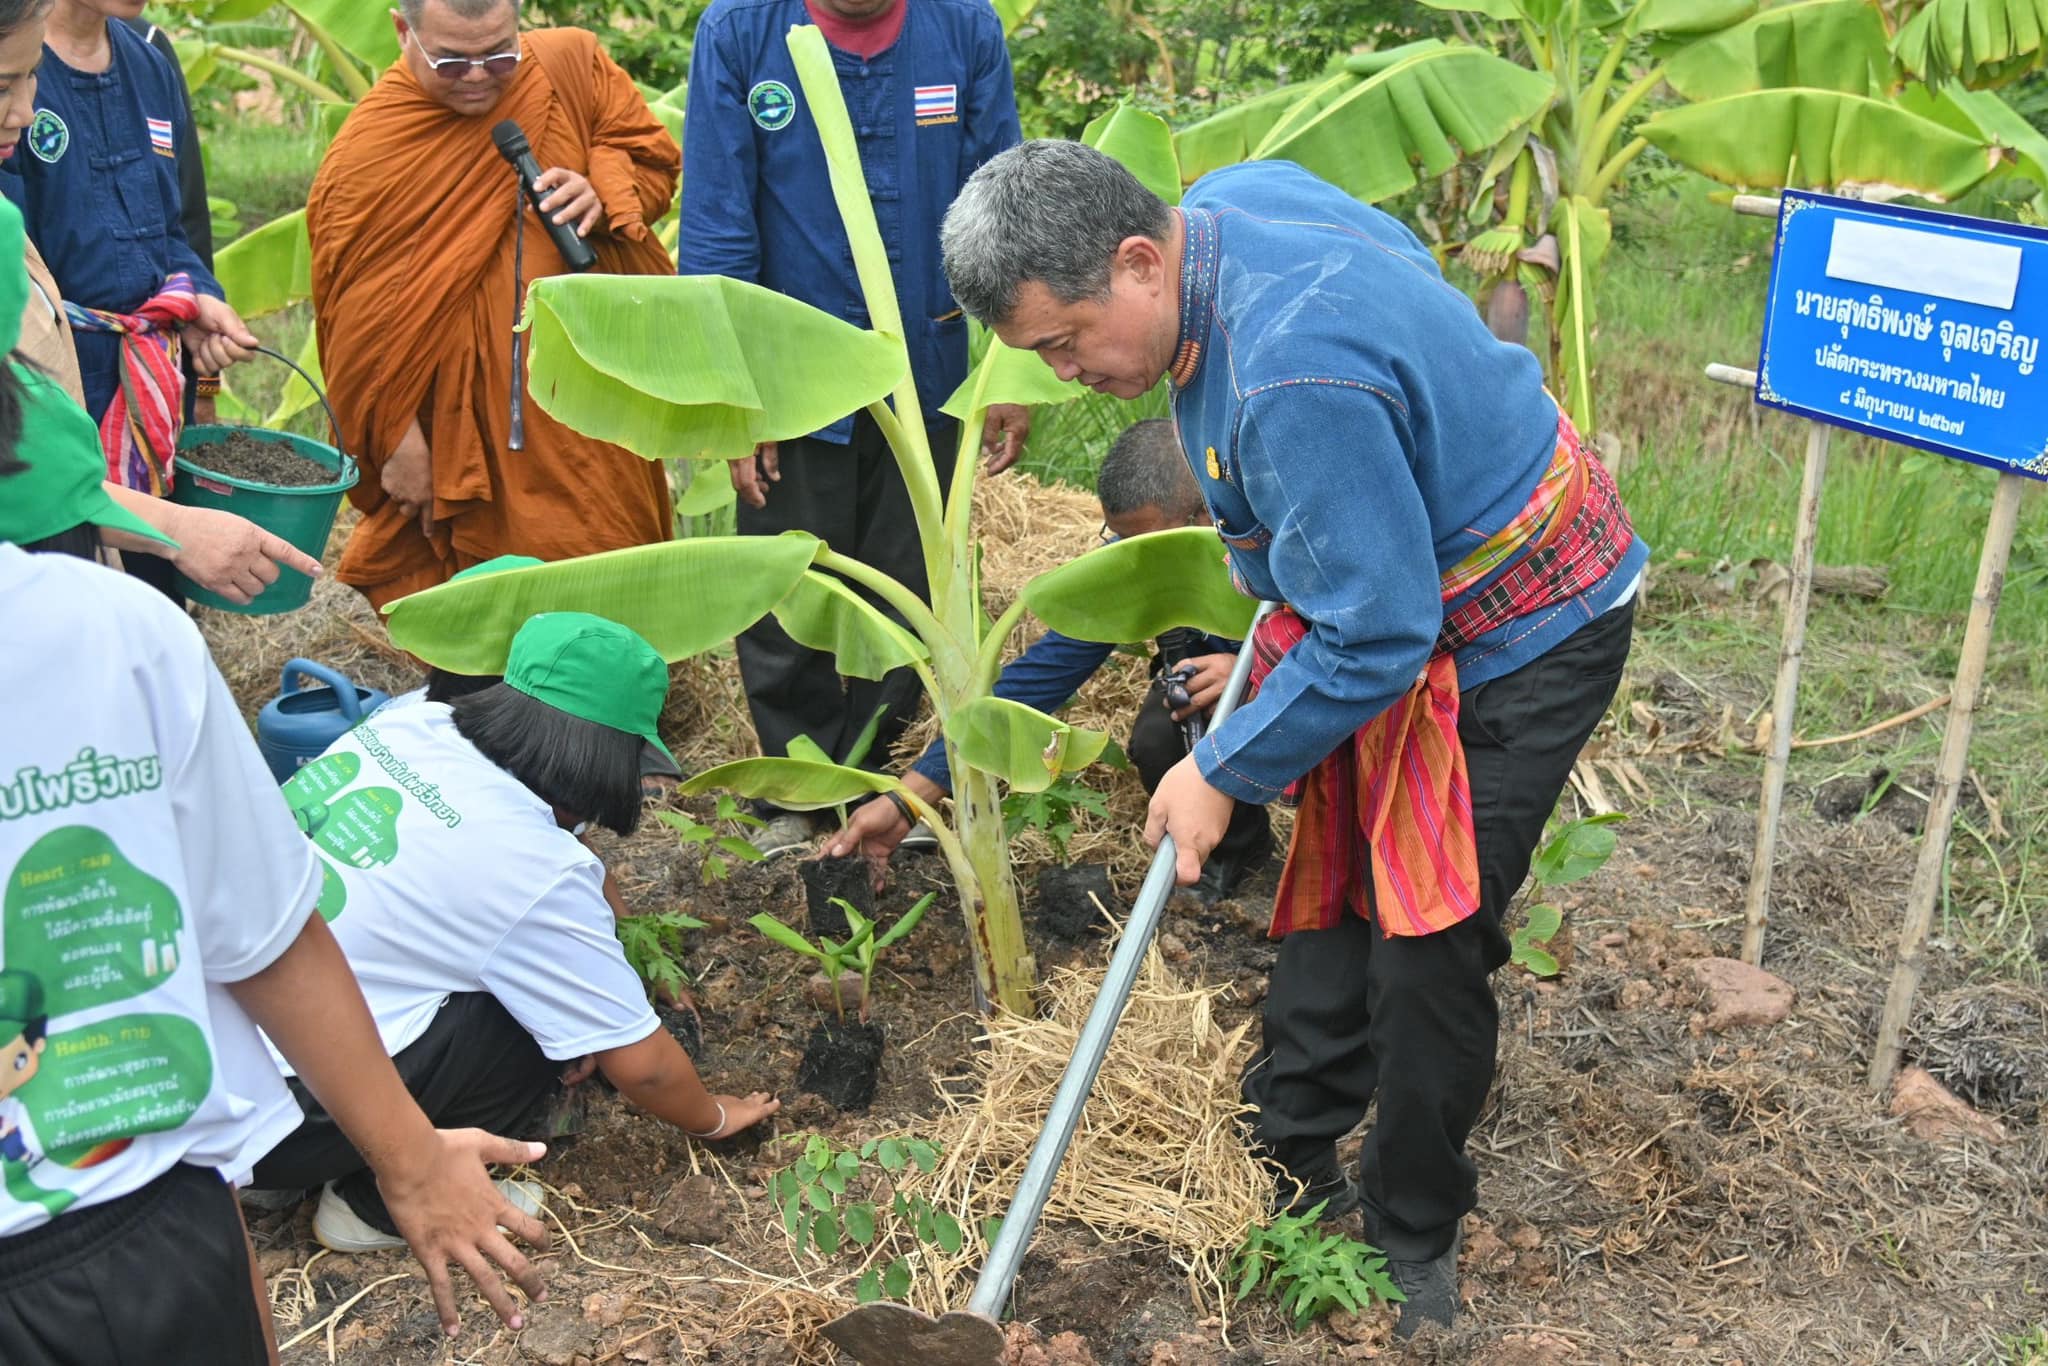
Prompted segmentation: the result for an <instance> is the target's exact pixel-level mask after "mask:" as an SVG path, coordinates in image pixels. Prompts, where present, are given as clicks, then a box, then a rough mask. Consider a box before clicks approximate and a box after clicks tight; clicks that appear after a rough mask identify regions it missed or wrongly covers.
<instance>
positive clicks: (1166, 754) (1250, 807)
mask: <svg viewBox="0 0 2048 1366" xmlns="http://www.w3.org/2000/svg"><path fill="white" fill-rule="evenodd" d="M1125 752H1126V753H1128V754H1129V755H1130V757H1131V762H1132V763H1133V764H1135V765H1136V766H1137V769H1138V777H1139V778H1141V779H1142V780H1143V781H1144V783H1145V790H1146V791H1147V792H1157V791H1158V790H1159V782H1160V780H1161V779H1162V778H1164V777H1165V776H1166V772H1167V770H1168V769H1170V768H1172V767H1173V766H1174V765H1175V764H1177V763H1179V762H1180V761H1181V760H1182V759H1185V758H1187V757H1188V747H1187V743H1186V742H1185V741H1184V740H1182V739H1181V733H1180V723H1179V722H1177V721H1175V720H1174V719H1173V713H1172V712H1170V711H1168V710H1167V709H1166V691H1165V687H1164V685H1163V684H1162V683H1161V681H1160V680H1159V679H1157V678H1154V679H1153V680H1152V688H1151V691H1149V692H1147V693H1146V694H1145V702H1144V705H1142V706H1140V707H1139V708H1138V717H1137V719H1136V720H1135V721H1133V722H1131V743H1130V747H1129V749H1128V750H1126V751H1125ZM1272 841H1273V822H1272V819H1271V818H1270V817H1269V816H1267V814H1266V808H1265V807H1263V806H1258V805H1255V804H1253V803H1251V802H1239V803H1238V804H1237V805H1236V806H1235V807H1234V808H1233V809H1232V810H1231V813H1230V826H1229V828H1228V829H1226V830H1225V831H1224V832H1223V838H1222V839H1221V840H1220V841H1218V842H1217V845H1216V847H1215V848H1214V849H1213V850H1211V851H1210V854H1209V856H1210V857H1211V858H1216V859H1231V860H1236V861H1239V862H1242V861H1243V860H1244V859H1246V858H1247V857H1249V856H1251V855H1252V854H1254V853H1256V852H1258V851H1259V849H1260V848H1261V847H1262V846H1265V847H1270V845H1271V844H1272Z"/></svg>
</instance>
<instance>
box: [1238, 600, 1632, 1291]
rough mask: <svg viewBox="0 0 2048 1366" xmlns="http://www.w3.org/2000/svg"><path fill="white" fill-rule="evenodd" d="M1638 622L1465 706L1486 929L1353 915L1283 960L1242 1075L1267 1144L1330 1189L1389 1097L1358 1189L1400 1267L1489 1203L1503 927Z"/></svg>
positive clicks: (1503, 682)
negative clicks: (1488, 1120) (1476, 1148)
mask: <svg viewBox="0 0 2048 1366" xmlns="http://www.w3.org/2000/svg"><path fill="white" fill-rule="evenodd" d="M1634 623H1635V605H1634V604H1633V603H1630V604H1628V605H1626V606H1623V607H1620V608H1617V609H1615V610H1614V611H1611V612H1608V613H1606V614H1605V615H1603V616H1601V617H1599V618H1598V619H1596V620H1594V621H1591V622H1588V623H1587V624H1586V625H1585V626H1582V627H1581V628H1579V630H1578V631H1576V632H1575V633H1573V634H1572V635H1571V636H1569V637H1567V638H1566V639H1565V640H1564V642H1563V643H1562V644H1560V645H1559V646H1558V647H1557V648H1556V649H1554V650H1552V651H1551V652H1550V653H1549V654H1546V655H1544V656H1543V657H1542V658H1540V659H1537V660H1535V661H1533V662H1531V663H1529V664H1527V665H1524V666H1523V667H1522V668H1520V669H1517V670H1516V671H1515V672H1513V673H1511V674H1508V675H1506V676H1504V677H1501V678H1497V679H1495V680H1493V681H1492V682H1489V683H1485V684H1482V685H1480V686H1479V687H1476V688H1474V689H1472V690H1471V691H1470V692H1467V693H1466V694H1465V695H1464V697H1463V699H1462V704H1461V707H1460V711H1459V716H1458V736H1459V739H1460V740H1461V741H1463V743H1464V748H1465V760H1466V764H1467V766H1468V768H1469V770H1470V776H1471V780H1472V824H1473V830H1474V833H1475V835H1476V836H1477V840H1478V854H1479V884H1480V887H1479V890H1480V909H1479V911H1478V913H1477V914H1475V915H1473V916H1472V917H1471V918H1470V919H1467V920H1464V921H1462V922H1460V923H1459V924H1457V925H1454V926H1452V927H1451V928H1450V929H1447V930H1442V931H1439V932H1438V933H1436V934H1431V935H1422V936H1412V937H1411V936H1391V937H1388V936H1382V935H1381V934H1380V932H1379V930H1378V929H1377V928H1375V927H1374V926H1372V925H1370V924H1367V923H1366V922H1365V921H1363V920H1360V919H1358V918H1356V917H1353V916H1347V917H1345V918H1344V920H1343V921H1342V922H1341V923H1340V924H1338V925H1337V926H1336V927H1335V928H1332V929H1328V930H1312V931H1307V932H1303V933H1299V934H1290V935H1288V936H1287V937H1286V938H1285V939H1283V940H1282V941H1281V943H1280V952H1279V958H1278V960H1277V961H1276V962H1275V964H1274V966H1273V975H1272V979H1271V982H1270V984H1269V987H1268V990H1267V995H1266V1008H1265V1039H1264V1043H1263V1046H1262V1047H1261V1049H1260V1051H1259V1053H1258V1055H1257V1056H1256V1057H1254V1058H1253V1060H1252V1063H1251V1066H1250V1067H1249V1068H1248V1069H1247V1071H1246V1073H1245V1081H1244V1095H1245V1099H1246V1100H1247V1101H1249V1102H1250V1103H1251V1104H1253V1105H1256V1106H1258V1107H1259V1114H1258V1115H1257V1116H1256V1117H1255V1119H1254V1121H1253V1129H1254V1133H1255V1135H1256V1137H1257V1139H1258V1141H1259V1143H1260V1145H1261V1146H1263V1147H1264V1149H1265V1150H1266V1152H1267V1153H1268V1155H1269V1156H1271V1157H1272V1158H1273V1159H1274V1160H1275V1161H1277V1162H1279V1163H1280V1164H1281V1165H1282V1166H1284V1167H1286V1168H1287V1169H1288V1170H1289V1171H1290V1172H1292V1173H1293V1174H1294V1175H1295V1176H1296V1177H1298V1178H1300V1179H1302V1180H1304V1181H1314V1180H1316V1179H1319V1178H1325V1177H1329V1176H1334V1175H1335V1174H1336V1171H1337V1163H1336V1152H1335V1143H1336V1140H1337V1139H1339V1138H1341V1137H1342V1136H1343V1135H1344V1134H1346V1133H1347V1132H1349V1131H1350V1130H1351V1129H1352V1128H1353V1127H1354V1126H1355V1125H1357V1123H1358V1122H1359V1121H1360V1120H1361V1119H1363V1118H1364V1117H1365V1111H1366V1107H1367V1106H1368V1105H1369V1104H1371V1102H1372V1101H1373V1099H1374V1097H1375V1096H1377V1097H1378V1100H1379V1114H1378V1116H1377V1118H1376V1119H1375V1121H1374V1123H1373V1127H1372V1128H1371V1130H1370V1131H1369V1132H1367V1134H1366V1136H1365V1145H1364V1148H1363V1149H1362V1151H1361V1152H1360V1155H1359V1164H1358V1165H1359V1184H1360V1186H1361V1187H1362V1193H1363V1196H1364V1203H1365V1225H1366V1237H1367V1240H1368V1241H1370V1242H1371V1243H1373V1244H1374V1245H1375V1246H1377V1247H1379V1248H1380V1249H1381V1250H1382V1251H1384V1252H1386V1253H1387V1254H1388V1255H1389V1256H1390V1257H1392V1258H1394V1259H1395V1260H1397V1261H1427V1260H1429V1259H1431V1258H1433V1257H1436V1256H1438V1255H1439V1254H1441V1253H1442V1252H1443V1251H1444V1250H1445V1249H1446V1248H1448V1247H1449V1246H1450V1245H1451V1242H1452V1239H1453V1238H1454V1237H1455V1235H1456V1232H1457V1225H1458V1220H1459V1219H1460V1218H1462V1217H1463V1216H1464V1214H1465V1213H1466V1211H1468V1210H1470V1209H1471V1208H1472V1207H1473V1206H1474V1205H1476V1204H1477V1203H1478V1174H1477V1171H1476V1169H1475V1168H1474V1167H1473V1165H1472V1161H1471V1159H1470V1158H1468V1157H1466V1156H1465V1139H1466V1136H1467V1135H1468V1134H1469V1133H1470V1132H1471V1130H1472V1125H1473V1123H1474V1122H1475V1121H1476V1120H1477V1119H1478V1117H1479V1109H1480V1106H1481V1105H1482V1104H1483V1103H1484V1102H1485V1100H1486V1093H1487V1090H1488V1088H1490V1087H1491V1086H1492V1084H1493V1068H1494V1056H1495V1048H1496V1044H1497V1042H1498V1040H1497V1035H1498V1033H1499V1026H1500V1021H1499V1014H1498V1011H1497V1009H1496V1007H1495V1005H1494V999H1493V989H1492V987H1491V986H1490V985H1489V983H1488V981H1487V978H1488V977H1489V976H1490V975H1491V974H1492V972H1493V970H1494V969H1495V968H1498V967H1499V966H1500V965H1501V964H1503V963H1505V962H1506V961H1507V960H1508V954H1509V946H1508V938H1507V935H1506V934H1505V933H1504V932H1503V931H1502V929H1501V916H1502V914H1503V913H1504V912H1505V911H1506V910H1507V907H1508V904H1509V902H1510V901H1511V900H1512V899H1513V897H1514V895H1515V893H1516V892H1517V891H1518V890H1519V889H1520V888H1521V885H1522V880H1523V878H1524V877H1526V876H1527V875H1528V872H1529V859H1530V856H1531V855H1532V854H1533V853H1534V851H1535V848H1536V845H1537V843H1538V842H1539V841H1540V840H1541V839H1542V837H1543V827H1544V824H1545V822H1547V821H1548V820H1549V818H1550V814H1551V811H1552V810H1553V809H1554V808H1555V807H1556V805H1557V799H1558V795H1559V794H1560V793H1561V792H1562V791H1563V790H1564V786H1565V783H1566V782H1567V781H1568V780H1569V779H1570V776H1571V769H1572V764H1573V763H1574V762H1575V761H1576V760H1577V758H1578V754H1579V750H1580V749H1581V747H1583V746H1584V744H1585V743H1586V738H1587V737H1588V736H1590V735H1591V734H1592V733H1593V728H1594V727H1595V726H1597V725H1598V724H1599V723H1600V718H1601V717H1602V716H1604V715H1605V714H1606V711H1607V706H1608V703H1609V702H1611V701H1612V700H1613V699H1614V691H1615V688H1616V686H1617V685H1618V684H1619V683H1620V681H1621V670H1622V665H1623V664H1624V663H1626V662H1627V659H1628V649H1629V640H1630V637H1631V635H1632V633H1633V629H1634Z"/></svg>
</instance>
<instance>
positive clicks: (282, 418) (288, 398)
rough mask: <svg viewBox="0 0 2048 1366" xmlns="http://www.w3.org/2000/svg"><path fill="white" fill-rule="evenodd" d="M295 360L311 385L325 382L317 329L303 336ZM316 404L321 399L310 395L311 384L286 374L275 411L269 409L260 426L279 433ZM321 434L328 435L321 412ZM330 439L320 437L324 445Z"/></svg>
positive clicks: (325, 415)
mask: <svg viewBox="0 0 2048 1366" xmlns="http://www.w3.org/2000/svg"><path fill="white" fill-rule="evenodd" d="M296 359H297V361H298V363H299V369H301V370H304V371H305V372H306V373H307V374H308V375H310V376H312V378H313V383H314V384H324V383H325V382H326V377H325V376H324V375H322V374H321V373H320V333H319V331H318V329H315V330H314V331H311V332H308V333H307V334H306V344H305V345H304V346H302V347H300V348H299V354H298V356H297V357H296ZM319 401H320V397H319V395H317V394H315V393H314V392H313V385H312V384H308V383H306V381H305V380H303V379H301V378H299V376H298V375H297V374H296V373H293V374H288V375H286V376H285V381H284V389H283V391H282V392H280V393H279V394H278V396H277V407H275V408H273V409H271V411H270V416H269V417H266V418H264V419H263V425H264V426H266V427H273V428H276V429H278V430H280V431H281V430H283V428H284V425H285V424H286V423H287V422H290V421H291V420H292V419H293V418H295V417H297V416H298V415H299V414H300V413H303V412H305V411H306V410H307V409H308V408H311V407H313V406H315V405H316V404H318V403H319ZM320 430H321V431H322V432H323V433H324V432H326V431H327V414H326V413H324V412H323V413H321V414H320ZM329 439H331V438H330V437H329V436H324V435H323V436H322V437H321V440H323V441H325V440H329Z"/></svg>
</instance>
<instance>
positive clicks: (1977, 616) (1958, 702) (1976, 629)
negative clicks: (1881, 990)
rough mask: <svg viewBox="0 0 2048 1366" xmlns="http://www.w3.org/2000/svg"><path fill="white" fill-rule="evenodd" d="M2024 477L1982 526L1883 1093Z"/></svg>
mask: <svg viewBox="0 0 2048 1366" xmlns="http://www.w3.org/2000/svg"><path fill="white" fill-rule="evenodd" d="M2025 489H2026V483H2025V480H2024V479H2023V478H2022V477H2021V476H2020V475H2017V474H2001V475H1999V476H1998V492H1997V494H1996V495H1995V496H1994V497H1993V498H1992V500H1991V520H1990V523H1989V525H1988V526H1987V527H1986V528H1985V531H1984V553H1983V555H1982V557H1981V558H1980V559H1979V560H1978V561H1977V587H1976V588H1975V590H1974V591H1973V592H1972V593H1971V595H1970V622H1969V626H1968V627H1967V628H1966V629H1965V630H1964V632H1963V657H1962V660H1961V662H1960V663H1959V664H1958V665H1957V666H1956V686H1955V691H1954V693H1953V696H1954V698H1955V700H1954V701H1953V702H1952V703H1951V704H1950V706H1949V713H1948V728H1947V729H1946V731H1944V732H1943V734H1942V737H1941V757H1940V758H1939V759H1938V760H1936V762H1935V768H1934V791H1933V792H1932V793H1930V794H1929V796H1928V801H1927V830H1926V834H1924V835H1923V836H1922V837H1921V843H1920V861H1919V863H1917V864H1916V865H1915V866H1914V868H1913V882H1912V885H1911V887H1910V888H1908V889H1907V892H1906V923H1905V924H1904V926H1903V927H1902V928H1901V929H1900V931H1899V953H1898V961H1897V964H1896V966H1895V967H1894V968H1893V970H1892V984H1891V990H1890V991H1889V992H1887V993H1886V995H1885V1001H1884V1015H1883V1017H1882V1018H1881V1019H1880V1020H1879V1021H1878V1026H1877V1047H1876V1049H1875V1050H1874V1051H1873V1052H1872V1053H1871V1056H1870V1089H1871V1090H1873V1091H1876V1092H1878V1093H1879V1094H1882V1093H1883V1092H1884V1090H1885V1088H1886V1087H1888V1086H1890V1085H1891V1081H1892V1076H1893V1074H1894V1073H1895V1072H1897V1071H1898V1067H1899V1055H1900V1053H1901V1051H1902V1049H1903V1044H1902V1042H1901V1041H1902V1040H1903V1038H1904V1036H1905V1032H1906V1021H1907V1020H1908V1019H1909V1018H1910V1017H1911V1015H1912V1012H1913V993H1914V992H1915V991H1917V990H1918V989H1919V986H1920V974H1921V972H1922V971H1923V970H1924V968H1925V967H1926V960H1927V929H1928V926H1929V925H1930V924H1931V923H1932V922H1933V920H1934V903H1935V902H1936V900H1938V899H1939V897H1940V895H1941V887H1942V881H1943V878H1942V874H1943V870H1944V867H1945V865H1946V863H1947V856H1948V837H1949V832H1950V830H1951V829H1953V828H1954V826H1955V819H1956V799H1957V797H1958V796H1959V795H1960V794H1961V791H1962V784H1963V778H1964V773H1965V770H1966V768H1967V766H1968V763H1969V757H1970V728H1971V725H1972V723H1973V722H1974V721H1975V720H1976V714H1977V694H1978V691H1979V689H1980V688H1982V686H1983V683H1984V665H1985V661H1986V660H1987V659H1988V658H1989V657H1990V654H1991V627H1992V624H1993V622H1995V621H1996V620H1997V618H1998V599H1999V595H2000V594H2001V593H2003V592H2004V591H2005V565H2006V561H2007V560H2009V559H2011V558H2012V538H2013V531H2014V529H2015V528H2016V527H2017V526H2018V524H2019V515H2020V497H2021V495H2022V494H2023V493H2024V492H2025Z"/></svg>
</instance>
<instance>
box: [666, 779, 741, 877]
mask: <svg viewBox="0 0 2048 1366" xmlns="http://www.w3.org/2000/svg"><path fill="white" fill-rule="evenodd" d="M655 817H656V819H658V820H659V821H660V822H661V823H662V824H663V825H665V826H667V827H668V828H669V829H671V830H673V831H675V832H676V833H677V834H678V835H680V836H682V840H683V843H684V844H701V845H703V846H704V866H703V878H704V880H705V881H706V882H723V881H725V880H726V878H728V877H730V876H732V864H730V863H728V862H727V860H728V859H737V860H739V861H740V862H741V863H759V862H760V861H761V860H762V858H763V857H764V855H763V854H762V853H761V851H760V850H759V849H757V848H755V847H754V843H753V841H752V840H749V839H748V838H746V837H745V836H744V835H721V834H720V833H719V832H718V827H719V825H720V824H721V823H723V824H726V825H736V826H740V827H742V828H752V829H756V830H758V829H760V828H761V827H762V826H764V825H766V824H767V823H768V822H766V821H764V820H762V819H761V818H760V817H759V816H756V815H755V814H754V813H753V812H751V811H748V810H746V809H745V808H744V807H742V806H741V805H740V804H739V802H738V800H737V799H736V798H734V797H732V796H730V795H728V794H725V793H720V794H719V797H718V811H717V814H716V815H714V816H713V817H712V818H711V820H712V823H711V824H710V825H702V824H699V823H698V822H696V821H694V820H691V819H690V818H689V817H688V816H686V815H684V814H683V813H682V812H680V811H658V812H656V813H655Z"/></svg>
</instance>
